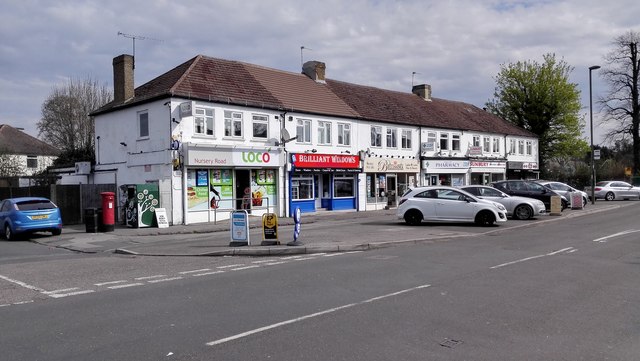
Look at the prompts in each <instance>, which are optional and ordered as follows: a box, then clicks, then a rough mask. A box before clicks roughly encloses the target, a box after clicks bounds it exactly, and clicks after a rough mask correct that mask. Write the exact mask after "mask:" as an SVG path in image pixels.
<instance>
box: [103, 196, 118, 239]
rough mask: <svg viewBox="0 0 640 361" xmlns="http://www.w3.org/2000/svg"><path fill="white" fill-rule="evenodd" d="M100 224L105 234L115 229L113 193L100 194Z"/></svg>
mask: <svg viewBox="0 0 640 361" xmlns="http://www.w3.org/2000/svg"><path fill="white" fill-rule="evenodd" d="M100 195H101V196H102V224H103V227H104V231H105V232H113V230H114V228H115V224H116V222H115V214H116V213H115V208H116V205H115V193H113V192H102V193H100Z"/></svg>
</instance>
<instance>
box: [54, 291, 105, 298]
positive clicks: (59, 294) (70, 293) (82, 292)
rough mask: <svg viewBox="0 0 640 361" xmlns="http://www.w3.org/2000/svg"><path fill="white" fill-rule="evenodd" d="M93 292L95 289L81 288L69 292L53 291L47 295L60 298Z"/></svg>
mask: <svg viewBox="0 0 640 361" xmlns="http://www.w3.org/2000/svg"><path fill="white" fill-rule="evenodd" d="M93 292H95V291H94V290H82V291H76V292H69V293H53V294H50V295H49V297H51V298H62V297H69V296H77V295H85V294H87V293H93Z"/></svg>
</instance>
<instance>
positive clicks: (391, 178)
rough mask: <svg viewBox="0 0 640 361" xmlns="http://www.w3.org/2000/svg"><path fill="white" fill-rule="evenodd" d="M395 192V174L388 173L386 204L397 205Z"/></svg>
mask: <svg viewBox="0 0 640 361" xmlns="http://www.w3.org/2000/svg"><path fill="white" fill-rule="evenodd" d="M396 194H397V189H396V175H395V174H388V175H387V206H389V207H395V206H396V205H397V204H396V203H397V202H396V198H397V197H396Z"/></svg>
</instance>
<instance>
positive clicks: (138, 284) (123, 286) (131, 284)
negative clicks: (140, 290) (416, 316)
mask: <svg viewBox="0 0 640 361" xmlns="http://www.w3.org/2000/svg"><path fill="white" fill-rule="evenodd" d="M135 286H144V283H127V284H124V285H117V286H109V287H107V288H109V289H112V290H117V289H119V288H127V287H135Z"/></svg>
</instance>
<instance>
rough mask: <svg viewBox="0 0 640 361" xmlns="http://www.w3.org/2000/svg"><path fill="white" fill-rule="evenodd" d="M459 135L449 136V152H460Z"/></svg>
mask: <svg viewBox="0 0 640 361" xmlns="http://www.w3.org/2000/svg"><path fill="white" fill-rule="evenodd" d="M460 138H461V137H460V134H451V150H455V151H460Z"/></svg>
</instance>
